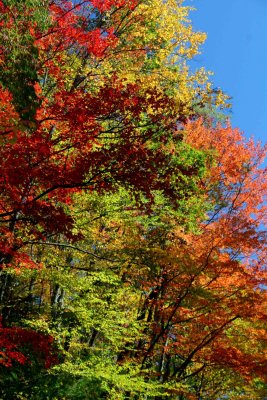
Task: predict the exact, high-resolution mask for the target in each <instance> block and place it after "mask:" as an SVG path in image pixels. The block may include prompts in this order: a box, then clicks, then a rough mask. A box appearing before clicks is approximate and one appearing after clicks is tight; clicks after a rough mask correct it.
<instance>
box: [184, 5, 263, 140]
mask: <svg viewBox="0 0 267 400" xmlns="http://www.w3.org/2000/svg"><path fill="white" fill-rule="evenodd" d="M185 4H186V5H190V6H193V7H195V8H196V9H197V10H196V11H194V12H192V13H191V15H190V16H191V19H192V22H193V27H194V29H195V30H201V31H204V32H206V33H207V34H208V38H207V41H206V43H205V45H204V46H203V47H202V54H201V55H199V56H197V57H196V58H195V60H194V61H193V63H194V66H196V67H201V66H204V67H205V68H206V69H208V70H211V71H213V72H214V76H213V77H212V80H213V82H214V85H215V86H216V87H220V88H221V89H223V90H224V91H225V92H226V93H227V94H229V95H230V96H232V105H233V106H232V124H233V126H235V127H239V128H240V129H241V130H242V131H244V132H245V134H246V136H251V135H252V136H254V137H255V139H257V140H261V141H262V142H264V143H265V142H266V141H267V0H187V1H186V2H185Z"/></svg>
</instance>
